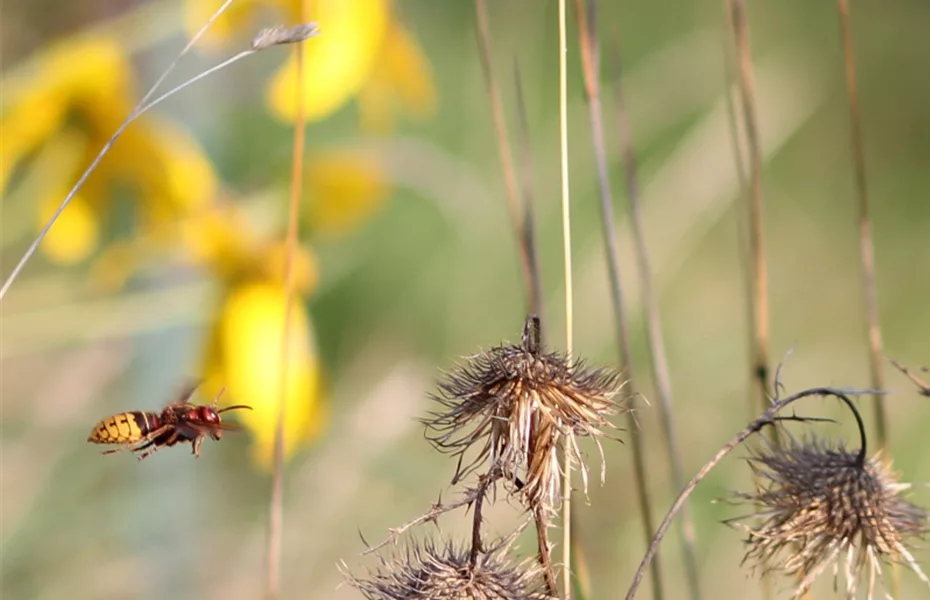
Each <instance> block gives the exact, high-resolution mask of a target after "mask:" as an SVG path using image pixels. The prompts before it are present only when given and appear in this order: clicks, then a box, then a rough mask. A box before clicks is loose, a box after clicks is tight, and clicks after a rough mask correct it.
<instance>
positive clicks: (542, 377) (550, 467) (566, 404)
mask: <svg viewBox="0 0 930 600" xmlns="http://www.w3.org/2000/svg"><path fill="white" fill-rule="evenodd" d="M622 385H623V382H622V381H621V378H620V375H619V373H617V372H615V371H611V370H606V369H588V368H586V367H585V365H584V363H583V362H582V361H570V360H569V359H568V358H567V357H565V356H564V355H562V354H559V353H555V352H552V353H545V352H543V351H542V349H541V347H540V340H539V319H538V318H537V317H536V316H535V315H530V317H529V318H528V319H527V321H526V325H525V326H524V331H523V341H522V343H521V344H520V345H502V346H498V347H495V348H492V349H490V350H488V351H486V352H482V353H480V354H477V355H474V356H471V357H469V359H468V360H467V362H466V364H464V365H462V366H460V367H459V368H457V369H456V370H454V371H453V372H452V373H450V374H448V375H447V377H446V378H445V379H444V380H443V381H441V382H440V384H439V393H438V394H435V395H434V396H433V398H434V399H435V400H436V401H437V402H439V403H440V404H441V405H442V408H443V410H442V411H439V412H432V413H430V418H428V419H425V420H424V423H425V424H426V426H427V430H428V432H427V438H428V439H429V440H430V441H431V442H432V443H433V445H434V446H435V447H436V448H437V449H438V450H439V451H441V452H446V453H449V454H452V455H455V456H458V458H459V466H458V469H457V471H456V474H455V477H454V478H453V483H456V482H458V481H459V480H461V479H462V478H463V477H465V476H466V475H468V474H469V473H471V472H473V471H474V470H476V469H477V468H479V467H480V466H482V465H483V464H484V463H485V461H487V460H490V464H489V465H488V467H489V468H500V469H501V471H502V472H503V473H504V475H505V476H506V477H507V478H508V479H511V480H514V481H516V480H517V479H518V478H519V477H521V476H523V477H525V479H524V481H523V484H522V486H521V490H522V494H523V497H524V499H525V500H526V501H527V502H528V504H529V505H531V506H538V505H539V504H540V503H545V504H546V505H547V506H553V505H554V504H555V501H556V499H557V498H558V497H559V479H560V478H559V474H560V469H559V462H558V456H557V448H558V445H559V441H560V439H561V437H562V436H567V437H568V442H569V443H568V448H569V452H570V453H571V457H572V459H573V460H574V461H576V462H577V463H579V464H580V467H581V471H582V474H583V476H585V482H587V477H586V474H587V471H586V469H585V465H584V463H583V461H582V460H581V453H580V450H579V449H578V445H577V442H576V439H575V438H576V437H578V436H591V437H594V438H595V440H597V436H600V435H603V433H604V431H603V430H604V428H606V427H611V426H612V425H611V424H610V422H609V421H608V420H607V418H606V417H608V416H610V415H613V414H616V413H617V412H619V406H618V405H617V404H616V403H615V402H614V401H613V397H614V396H615V395H616V394H617V392H618V391H619V390H620V388H621V387H622ZM598 447H600V446H598ZM473 448H477V450H475V452H476V453H475V454H474V455H473V457H472V458H471V459H466V458H465V454H466V453H467V452H468V451H469V450H471V449H473ZM602 464H603V461H602ZM602 476H603V468H602Z"/></svg>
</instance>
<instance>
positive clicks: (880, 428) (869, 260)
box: [837, 0, 888, 449]
mask: <svg viewBox="0 0 930 600" xmlns="http://www.w3.org/2000/svg"><path fill="white" fill-rule="evenodd" d="M837 8H838V9H839V14H840V30H841V33H842V37H843V58H844V61H845V64H846V90H847V92H848V95H849V126H850V133H851V135H852V140H851V141H852V144H851V148H852V159H853V168H854V170H855V178H856V195H857V196H858V204H859V252H860V257H859V258H860V260H861V266H862V286H863V293H864V294H865V319H866V330H867V332H868V339H869V369H870V371H871V382H870V383H871V385H872V387H873V388H875V389H877V390H880V389H883V388H884V387H885V375H884V371H883V370H882V330H881V327H880V325H879V322H878V286H877V285H876V283H875V247H874V245H873V243H872V221H871V218H870V216H869V193H868V180H867V178H866V172H865V149H864V145H863V141H862V115H861V113H860V110H859V90H858V87H857V85H856V63H855V60H854V58H853V41H852V30H851V26H850V20H849V4H848V2H847V0H837ZM872 400H873V403H874V405H875V432H876V435H877V436H878V444H879V446H880V447H881V448H885V449H887V447H888V431H887V426H886V417H885V405H884V403H883V402H882V397H881V396H875V397H874V398H873V399H872Z"/></svg>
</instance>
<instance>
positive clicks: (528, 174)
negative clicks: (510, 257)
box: [513, 60, 546, 323]
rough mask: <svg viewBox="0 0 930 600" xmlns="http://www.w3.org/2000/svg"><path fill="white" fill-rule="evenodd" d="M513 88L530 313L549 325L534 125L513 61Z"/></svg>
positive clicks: (515, 63)
mask: <svg viewBox="0 0 930 600" xmlns="http://www.w3.org/2000/svg"><path fill="white" fill-rule="evenodd" d="M513 85H514V91H515V93H516V103H517V124H518V125H519V128H518V131H519V140H520V147H521V150H522V152H521V154H522V157H523V186H522V191H523V231H522V240H523V248H524V252H525V253H526V256H527V257H528V260H529V263H530V285H531V289H530V290H529V295H530V302H529V304H530V312H531V313H533V314H535V315H538V316H539V319H540V320H541V321H542V322H543V323H545V322H546V315H545V312H544V311H543V305H542V277H540V274H539V252H538V250H537V248H536V219H535V217H534V213H535V211H534V210H533V204H534V203H533V157H532V153H531V152H530V147H531V146H530V126H529V123H528V122H527V118H526V103H525V102H524V101H523V82H522V78H521V77H520V65H519V64H518V63H517V61H516V60H514V62H513Z"/></svg>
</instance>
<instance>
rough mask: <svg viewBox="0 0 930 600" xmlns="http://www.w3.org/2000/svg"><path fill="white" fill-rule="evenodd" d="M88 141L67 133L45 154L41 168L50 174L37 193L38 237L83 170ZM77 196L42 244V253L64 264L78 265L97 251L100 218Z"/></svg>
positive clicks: (52, 143) (50, 144)
mask: <svg viewBox="0 0 930 600" xmlns="http://www.w3.org/2000/svg"><path fill="white" fill-rule="evenodd" d="M84 146H85V140H84V137H83V135H82V134H80V133H79V132H77V131H75V130H74V129H66V130H64V131H63V132H62V133H61V134H60V135H58V136H57V137H56V138H55V139H53V140H52V141H51V142H50V143H49V144H47V145H46V146H45V147H44V148H43V151H42V161H41V167H42V169H43V170H46V171H47V173H46V174H44V177H43V178H42V179H40V180H39V181H40V183H39V185H40V186H41V187H39V189H38V190H37V191H36V194H37V197H38V200H37V203H38V207H39V210H38V211H37V214H36V233H38V231H39V230H40V229H41V228H42V227H44V226H45V224H46V223H47V222H48V220H49V219H50V218H51V217H52V215H53V214H54V213H55V211H56V210H57V209H58V207H59V206H60V205H61V202H62V201H63V200H64V199H65V197H66V196H67V195H68V192H69V191H70V189H71V186H72V185H73V183H74V179H75V178H76V177H77V174H78V173H79V170H80V165H81V161H82V160H83V155H84ZM85 192H86V189H85V190H82V191H81V192H79V193H78V194H76V195H75V196H74V197H73V198H72V199H71V202H70V203H68V206H67V207H66V208H65V209H64V211H63V212H62V213H61V215H59V217H58V219H57V220H56V221H55V223H54V224H53V225H52V227H51V229H49V232H48V235H47V236H46V237H45V239H44V240H43V241H42V244H41V245H40V248H41V249H42V252H43V253H44V254H45V255H46V256H47V257H48V258H49V259H50V260H52V261H54V262H57V263H61V264H72V263H77V262H80V261H82V260H84V259H85V258H87V257H88V256H89V255H90V254H91V253H92V252H93V251H94V250H95V249H96V247H97V238H98V237H99V235H100V227H99V224H98V216H97V214H96V212H95V210H94V209H93V208H92V206H91V205H90V203H89V197H88V196H86V195H85Z"/></svg>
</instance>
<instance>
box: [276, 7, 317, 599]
mask: <svg viewBox="0 0 930 600" xmlns="http://www.w3.org/2000/svg"><path fill="white" fill-rule="evenodd" d="M308 4H309V1H308V0H304V1H303V2H301V3H300V15H301V19H300V20H301V22H303V23H305V22H307V15H308V14H309V12H310V11H309V7H308ZM303 50H304V48H303V44H302V43H298V44H297V45H296V46H295V48H294V52H295V54H296V60H297V85H296V87H297V90H296V102H297V114H296V119H295V121H294V146H293V164H292V171H291V193H290V199H289V203H288V204H289V206H288V218H287V237H286V240H285V253H284V297H285V301H284V303H285V304H284V335H283V336H282V340H281V344H282V347H281V361H282V362H281V382H280V384H279V385H280V389H279V390H278V415H277V422H276V424H275V432H274V467H273V469H274V470H273V473H272V478H271V497H270V499H269V503H270V506H269V510H268V551H267V560H268V564H267V569H266V575H267V580H266V582H265V583H266V586H265V597H266V598H267V600H277V598H278V597H280V594H281V555H282V545H283V544H282V532H283V530H284V425H285V423H286V419H287V376H288V365H289V363H290V361H289V360H288V352H289V351H290V348H291V344H290V332H291V312H292V310H293V305H294V268H293V264H294V255H295V254H296V252H297V221H298V214H299V208H300V196H301V192H302V188H303V169H304V167H303V164H304V146H305V144H304V130H305V129H306V114H305V110H304V102H303V100H304V92H303V90H304V85H303V81H304V69H303V67H304V52H303Z"/></svg>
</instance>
